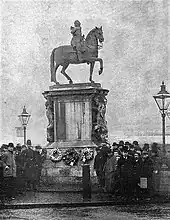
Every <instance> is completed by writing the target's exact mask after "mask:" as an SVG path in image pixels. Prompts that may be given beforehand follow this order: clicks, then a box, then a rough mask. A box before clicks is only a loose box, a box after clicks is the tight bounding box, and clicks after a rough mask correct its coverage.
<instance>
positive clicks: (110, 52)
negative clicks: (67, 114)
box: [0, 0, 170, 145]
mask: <svg viewBox="0 0 170 220" xmlns="http://www.w3.org/2000/svg"><path fill="white" fill-rule="evenodd" d="M167 2H168V0H136V1H135V0H83V1H81V0H67V1H66V0H57V1H36V0H35V1H29V0H27V1H26V0H23V1H3V3H2V13H1V14H2V16H1V32H2V35H1V37H2V41H1V44H2V62H1V63H2V74H1V117H0V119H1V121H0V123H1V137H0V140H1V142H9V141H18V140H16V138H15V127H16V126H20V122H19V120H18V117H17V115H18V114H20V113H21V112H22V108H23V106H24V105H26V108H27V111H28V112H29V113H30V114H31V118H30V122H29V124H28V138H30V139H32V141H33V143H34V144H38V143H39V144H43V145H44V144H46V126H47V119H46V116H45V105H44V104H45V99H44V98H43V96H42V92H43V91H44V90H48V87H49V85H52V84H51V83H50V69H49V58H50V54H51V51H52V49H53V48H55V47H58V46H60V45H64V44H70V40H71V34H70V26H71V25H73V22H74V20H76V19H79V20H80V21H81V23H82V29H83V34H85V35H87V33H88V32H89V31H90V30H91V29H92V28H94V27H95V26H99V27H100V26H101V25H102V26H103V32H104V38H105V41H104V46H103V49H102V50H101V51H100V53H99V56H100V57H101V58H103V60H104V72H103V75H101V76H99V75H98V69H99V65H98V64H96V65H95V69H94V80H95V81H96V82H100V83H101V84H102V86H103V88H106V89H109V90H110V92H109V95H108V105H107V120H108V128H109V135H110V137H112V136H113V135H115V134H116V135H120V136H121V135H130V136H133V135H136V133H142V132H143V133H145V134H146V133H147V132H149V131H156V130H160V131H161V117H160V114H159V111H158V109H157V107H156V105H155V103H154V100H153V97H152V96H153V95H154V94H156V93H157V92H158V91H159V89H160V84H161V81H162V80H164V81H165V84H166V85H167V90H169V92H170V77H169V76H168V59H169V58H168V6H167ZM59 72H60V71H58V74H57V78H58V80H59V81H60V82H61V83H67V81H66V79H65V78H64V76H62V75H61V74H60V73H59ZM67 73H68V74H69V76H71V78H72V79H73V81H74V82H88V78H89V66H87V65H85V64H82V65H78V66H76V65H70V66H69V68H68V69H67ZM168 123H169V125H170V121H169V122H168V121H167V124H168Z"/></svg>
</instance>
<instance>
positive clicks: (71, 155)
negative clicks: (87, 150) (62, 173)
mask: <svg viewBox="0 0 170 220" xmlns="http://www.w3.org/2000/svg"><path fill="white" fill-rule="evenodd" d="M79 158H80V155H79V153H78V152H77V151H76V150H75V149H74V148H70V149H68V150H66V151H65V153H64V154H63V161H64V163H65V165H69V166H74V165H76V164H77V162H78V160H79Z"/></svg>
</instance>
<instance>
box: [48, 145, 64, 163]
mask: <svg viewBox="0 0 170 220" xmlns="http://www.w3.org/2000/svg"><path fill="white" fill-rule="evenodd" d="M62 157H63V155H62V153H61V151H60V150H59V149H58V148H56V149H54V150H53V151H52V153H51V155H50V159H51V161H52V162H55V163H56V162H60V161H61V160H62Z"/></svg>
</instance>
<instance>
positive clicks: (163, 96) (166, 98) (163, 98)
mask: <svg viewBox="0 0 170 220" xmlns="http://www.w3.org/2000/svg"><path fill="white" fill-rule="evenodd" d="M153 97H154V99H155V102H156V104H157V106H158V108H159V110H160V113H161V116H162V144H163V146H162V148H163V153H164V155H165V154H166V149H165V117H166V113H167V110H168V107H169V104H170V93H169V92H167V91H166V86H165V84H164V82H162V85H161V90H160V91H159V92H158V94H157V95H154V96H153Z"/></svg>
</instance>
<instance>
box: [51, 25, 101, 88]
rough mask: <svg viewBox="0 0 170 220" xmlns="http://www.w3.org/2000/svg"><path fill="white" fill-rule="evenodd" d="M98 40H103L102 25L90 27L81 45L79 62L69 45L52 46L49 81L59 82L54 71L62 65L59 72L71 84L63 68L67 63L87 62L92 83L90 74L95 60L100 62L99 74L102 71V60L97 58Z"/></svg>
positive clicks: (65, 67)
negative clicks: (80, 59)
mask: <svg viewBox="0 0 170 220" xmlns="http://www.w3.org/2000/svg"><path fill="white" fill-rule="evenodd" d="M98 41H99V42H100V43H102V42H103V41H104V37H103V31H102V27H100V28H98V27H95V28H94V29H92V30H91V31H90V32H89V33H88V35H87V37H86V39H85V41H84V43H83V45H82V48H83V50H82V51H83V52H82V58H83V60H82V61H81V62H80V61H78V58H77V53H76V51H75V50H73V48H72V46H71V45H64V46H60V47H57V48H54V49H53V51H52V53H51V61H50V62H51V82H54V83H56V84H59V82H57V80H56V71H57V68H58V67H59V66H62V70H61V73H62V74H63V75H64V76H65V77H66V78H67V79H68V80H69V83H70V84H72V83H73V81H72V79H71V78H70V77H69V76H68V75H67V73H66V72H65V70H66V69H67V67H68V66H69V64H80V63H87V64H90V78H89V81H90V82H91V83H94V81H93V80H92V74H93V69H94V64H95V62H96V61H98V62H100V70H99V75H100V74H102V72H103V60H102V59H101V58H98V49H99V45H98Z"/></svg>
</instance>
